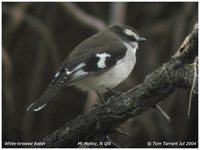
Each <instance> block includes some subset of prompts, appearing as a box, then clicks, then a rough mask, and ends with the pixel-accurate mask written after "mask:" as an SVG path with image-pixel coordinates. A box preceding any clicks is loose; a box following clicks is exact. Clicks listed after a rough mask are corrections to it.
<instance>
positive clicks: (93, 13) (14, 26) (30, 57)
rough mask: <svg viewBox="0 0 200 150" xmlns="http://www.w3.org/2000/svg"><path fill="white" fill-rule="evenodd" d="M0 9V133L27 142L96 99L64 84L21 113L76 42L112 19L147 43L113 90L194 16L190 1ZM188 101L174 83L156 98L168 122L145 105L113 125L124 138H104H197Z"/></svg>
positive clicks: (139, 141)
mask: <svg viewBox="0 0 200 150" xmlns="http://www.w3.org/2000/svg"><path fill="white" fill-rule="evenodd" d="M2 11H3V12H2V17H3V18H2V31H3V34H2V39H3V42H2V44H3V48H2V61H3V63H2V65H3V73H2V75H3V80H2V81H3V93H2V94H3V96H2V101H3V102H2V108H3V110H2V111H3V113H2V115H3V119H2V121H3V123H2V125H3V126H2V127H3V129H2V131H3V133H2V139H3V142H5V141H6V142H8V141H9V142H12V141H14V142H18V141H21V142H32V141H40V140H42V139H43V138H44V137H45V136H46V135H48V134H50V133H52V132H53V131H54V130H56V129H58V128H59V127H61V126H62V125H63V124H64V123H66V122H68V121H70V120H72V119H74V118H76V117H77V116H78V115H80V114H83V113H86V112H88V111H89V110H90V105H92V104H93V103H96V101H95V100H91V99H94V93H92V92H91V93H90V96H87V93H84V92H82V91H80V90H79V89H76V88H74V87H67V88H65V89H63V90H62V91H61V92H60V93H58V95H57V96H56V97H55V98H54V100H53V101H52V102H51V103H50V104H49V105H47V106H46V107H45V108H44V109H43V110H41V111H39V112H27V111H26V108H27V107H28V106H29V105H30V104H31V103H32V102H33V101H35V100H36V99H37V98H38V97H39V96H40V95H41V94H42V93H43V92H44V91H45V89H46V88H47V86H48V84H49V82H50V81H51V80H52V78H53V77H54V74H55V72H56V70H57V68H58V67H59V65H60V64H61V62H62V61H63V60H64V59H65V58H66V57H67V55H68V54H69V53H70V52H71V51H72V50H73V48H74V47H75V46H76V45H78V44H79V43H80V42H81V41H83V40H84V39H86V38H88V37H89V36H91V35H93V34H95V33H96V32H98V31H99V30H101V29H103V28H104V27H106V26H108V25H110V24H114V23H121V24H127V25H129V26H132V27H134V28H135V29H136V30H138V32H139V34H140V35H141V36H143V37H145V38H146V39H147V41H146V42H145V43H143V44H140V48H139V50H138V51H137V63H136V66H135V69H134V71H133V72H132V74H131V75H130V76H129V78H128V79H127V80H125V81H124V82H123V83H122V84H121V85H119V86H118V87H117V88H116V90H119V91H126V90H128V89H130V88H132V87H134V86H136V85H137V84H139V83H140V82H142V81H143V79H144V77H145V76H146V75H147V74H148V73H150V72H152V71H153V70H155V69H156V68H158V67H159V66H161V65H162V64H163V63H164V62H166V61H168V60H169V59H170V57H171V56H172V55H173V54H174V53H175V52H176V51H177V49H178V48H179V46H180V44H181V42H182V41H183V40H184V38H185V37H186V36H187V34H188V33H189V32H190V31H191V30H192V27H193V25H194V24H195V23H196V22H197V18H198V16H197V14H198V13H197V12H198V3H194V2H193V3H181V2H179V3H175V2H171V3H169V2H165V3H157V2H156V3H139V2H137V3H99V2H87V3H86V2H85V3H2ZM79 11H81V12H80V13H79ZM80 15H82V16H80ZM88 16H89V17H92V20H91V23H90V21H88V20H87V17H88ZM108 42H109V41H108ZM92 97H93V98H92ZM188 101H189V89H177V90H176V92H174V93H173V94H172V95H169V97H168V98H167V99H165V100H163V101H162V102H161V103H160V105H161V106H162V108H163V109H164V110H165V111H166V112H167V113H168V115H169V116H170V117H171V120H172V121H171V123H167V122H166V120H165V119H164V118H163V117H162V116H161V114H160V113H158V111H157V110H155V109H149V110H147V111H145V112H144V113H142V114H141V115H140V116H138V117H136V118H134V119H129V120H128V121H127V122H125V123H124V124H122V125H121V127H122V128H123V129H124V130H126V131H127V132H128V133H129V134H130V135H131V136H130V137H127V136H124V135H120V134H118V133H113V134H111V138H112V140H113V141H115V142H116V143H118V144H119V145H121V146H122V147H147V144H146V143H147V142H148V141H157V142H162V141H175V142H176V141H185V142H186V141H189V142H197V141H198V140H197V138H198V111H197V107H198V104H197V98H196V99H194V100H193V101H192V110H191V119H188V118H187V108H188ZM3 144H4V143H3ZM197 144H198V143H196V145H195V147H197ZM3 146H4V145H3ZM155 147H159V146H155ZM191 147H192V146H191Z"/></svg>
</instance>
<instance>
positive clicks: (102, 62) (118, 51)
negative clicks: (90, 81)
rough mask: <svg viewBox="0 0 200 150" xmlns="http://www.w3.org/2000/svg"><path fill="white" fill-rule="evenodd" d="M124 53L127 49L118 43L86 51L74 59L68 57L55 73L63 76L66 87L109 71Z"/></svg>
mask: <svg viewBox="0 0 200 150" xmlns="http://www.w3.org/2000/svg"><path fill="white" fill-rule="evenodd" d="M89 51H90V52H89ZM126 51H127V48H126V47H125V46H124V45H123V44H118V43H112V44H110V45H106V46H104V47H96V48H92V49H88V50H86V53H82V54H80V55H79V54H77V55H74V57H73V56H70V59H68V61H67V62H66V63H65V64H63V65H62V66H61V68H60V69H59V70H60V72H57V75H58V74H59V75H61V74H65V76H64V77H63V79H64V78H65V79H64V83H65V85H66V84H70V83H72V82H75V81H78V80H80V79H83V78H85V77H87V76H89V75H91V74H94V73H99V72H101V73H103V72H104V71H108V70H109V69H111V68H112V67H113V66H114V65H115V64H116V63H117V62H118V61H119V60H120V59H122V58H123V57H124V56H125V55H126ZM57 79H59V77H57ZM55 82H57V81H55ZM53 83H54V82H52V84H53Z"/></svg>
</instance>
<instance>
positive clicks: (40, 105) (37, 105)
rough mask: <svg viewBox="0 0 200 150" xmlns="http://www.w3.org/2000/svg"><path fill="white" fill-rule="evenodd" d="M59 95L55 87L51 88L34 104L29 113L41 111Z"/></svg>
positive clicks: (28, 109) (29, 108)
mask: <svg viewBox="0 0 200 150" xmlns="http://www.w3.org/2000/svg"><path fill="white" fill-rule="evenodd" d="M56 94H57V90H56V88H55V86H51V87H49V88H48V89H47V90H46V91H45V92H44V94H43V95H42V96H41V97H40V98H39V99H38V100H37V101H35V102H34V103H32V104H31V105H30V106H29V107H28V108H27V111H39V110H41V109H42V108H44V107H45V106H46V105H47V103H48V102H49V101H50V100H51V99H52V98H53V97H54V96H55V95H56Z"/></svg>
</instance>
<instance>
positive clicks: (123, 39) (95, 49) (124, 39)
mask: <svg viewBox="0 0 200 150" xmlns="http://www.w3.org/2000/svg"><path fill="white" fill-rule="evenodd" d="M145 40H146V39H145V38H143V37H140V36H139V34H138V32H137V31H136V30H135V29H134V28H132V27H130V26H128V25H118V24H115V25H111V26H109V27H107V28H105V29H104V30H102V31H100V32H98V33H96V34H94V35H92V36H91V37H89V38H88V39H86V40H84V41H83V42H81V43H80V44H79V45H78V46H76V47H75V48H74V49H73V50H72V52H71V53H70V54H69V55H68V57H67V58H66V59H65V60H64V61H63V63H62V64H61V66H60V67H59V69H58V71H57V72H56V73H55V76H54V79H53V80H52V81H51V83H50V84H49V86H48V88H47V89H46V91H45V92H44V93H43V94H42V96H41V97H40V98H39V99H38V100H37V101H35V102H33V103H32V104H31V105H30V106H29V107H28V108H27V111H39V110H41V109H43V108H44V107H45V106H46V105H47V103H48V102H49V101H50V100H51V99H52V98H53V97H54V96H55V95H56V94H57V93H58V91H60V89H62V88H63V87H66V86H77V87H79V88H81V89H82V90H84V91H89V90H94V91H96V93H97V94H98V95H101V94H104V93H105V92H107V91H108V89H113V88H114V87H116V86H117V85H119V84H120V83H121V82H123V81H124V80H125V79H126V78H127V77H128V76H129V75H130V73H131V72H132V70H133V68H134V66H135V63H136V52H137V50H138V44H139V42H142V41H145Z"/></svg>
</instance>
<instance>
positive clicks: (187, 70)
mask: <svg viewBox="0 0 200 150" xmlns="http://www.w3.org/2000/svg"><path fill="white" fill-rule="evenodd" d="M197 38H198V29H197V25H196V26H195V27H194V29H193V31H192V32H191V33H190V34H189V35H188V37H187V38H186V40H185V41H184V42H183V44H182V45H181V47H180V49H179V51H178V52H177V53H176V54H175V55H174V56H173V57H172V58H171V59H170V60H169V61H168V62H167V63H165V64H163V65H162V66H161V67H160V68H158V69H157V70H155V71H154V72H152V73H151V74H149V75H148V76H147V77H146V78H145V79H144V81H143V82H142V83H141V84H139V85H138V86H137V87H136V90H134V91H132V92H129V93H127V94H122V95H118V96H116V95H114V96H112V97H110V98H109V99H108V100H109V104H107V105H103V106H99V107H96V108H95V109H93V110H91V111H90V112H89V113H87V114H83V115H80V116H79V117H77V118H76V119H74V120H72V121H70V122H67V123H66V124H65V125H63V127H61V128H60V129H58V130H56V131H55V132H53V133H52V134H50V135H48V136H47V137H46V138H45V139H44V140H43V142H45V143H46V144H45V145H44V146H43V147H77V146H78V145H77V143H78V142H80V141H91V139H93V138H94V137H97V136H98V135H101V136H105V135H106V134H108V133H109V132H110V131H111V129H112V128H114V127H116V126H117V125H119V124H121V123H123V122H124V121H126V120H127V119H129V118H131V117H132V118H133V117H135V116H138V115H139V114H141V113H142V112H143V111H145V110H147V109H149V108H151V107H152V106H154V105H155V104H156V103H158V102H159V101H161V100H164V98H166V97H167V96H168V95H169V94H171V93H172V92H173V91H174V90H175V89H176V88H191V87H192V84H193V76H194V69H193V67H192V65H190V63H189V62H191V60H194V58H195V57H196V56H197V51H198V48H197V41H198V39H197ZM188 60H189V61H188ZM196 87H197V86H196Z"/></svg>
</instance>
